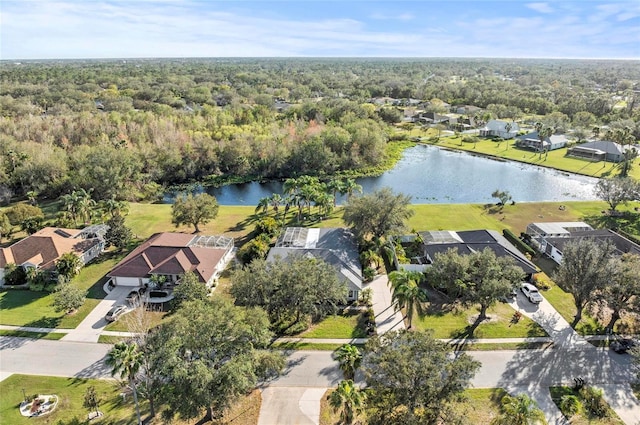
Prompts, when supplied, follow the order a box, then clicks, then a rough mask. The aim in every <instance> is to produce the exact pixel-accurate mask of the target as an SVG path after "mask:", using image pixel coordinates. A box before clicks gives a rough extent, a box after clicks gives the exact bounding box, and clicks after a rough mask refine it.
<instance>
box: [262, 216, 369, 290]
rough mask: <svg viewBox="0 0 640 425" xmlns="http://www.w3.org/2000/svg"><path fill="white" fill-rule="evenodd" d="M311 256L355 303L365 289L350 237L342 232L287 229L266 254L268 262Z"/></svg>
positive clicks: (334, 230)
mask: <svg viewBox="0 0 640 425" xmlns="http://www.w3.org/2000/svg"><path fill="white" fill-rule="evenodd" d="M296 254H297V255H311V256H313V257H314V258H317V259H319V260H322V261H324V262H326V263H329V264H331V265H332V266H333V267H334V268H335V269H336V273H338V277H339V278H340V279H341V280H342V281H344V282H346V284H347V288H348V291H349V292H348V297H347V298H348V299H349V300H357V299H358V297H359V296H360V291H362V289H363V288H364V286H365V285H364V284H363V281H362V265H361V264H360V256H359V253H358V245H357V244H356V241H355V238H354V236H353V234H352V233H351V232H350V231H349V230H348V229H343V228H321V229H315V228H306V227H287V228H286V229H285V231H284V232H283V234H282V236H280V237H279V238H278V241H277V242H276V244H275V246H274V247H273V248H271V250H269V255H268V256H267V261H270V262H271V261H275V259H276V258H282V259H283V260H284V259H286V258H287V257H288V256H289V255H296Z"/></svg>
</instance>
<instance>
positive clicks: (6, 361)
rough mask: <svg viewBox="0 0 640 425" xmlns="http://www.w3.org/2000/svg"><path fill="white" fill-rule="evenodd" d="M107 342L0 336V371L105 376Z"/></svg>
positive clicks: (107, 370)
mask: <svg viewBox="0 0 640 425" xmlns="http://www.w3.org/2000/svg"><path fill="white" fill-rule="evenodd" d="M110 349H111V346H110V345H108V344H93V343H84V342H68V341H50V340H45V339H37V340H36V339H29V338H14V337H0V372H2V373H7V372H8V373H22V374H27V375H46V376H70V377H83V378H106V377H110V376H111V375H110V372H109V369H108V368H107V366H106V365H105V364H104V358H105V356H106V355H107V352H108V351H109V350H110Z"/></svg>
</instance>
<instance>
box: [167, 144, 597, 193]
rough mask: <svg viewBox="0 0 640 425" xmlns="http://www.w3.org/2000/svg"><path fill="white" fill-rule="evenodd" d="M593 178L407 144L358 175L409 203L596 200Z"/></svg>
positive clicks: (276, 186) (268, 188)
mask: <svg viewBox="0 0 640 425" xmlns="http://www.w3.org/2000/svg"><path fill="white" fill-rule="evenodd" d="M597 181H598V180H597V179H596V178H593V177H586V176H580V175H575V174H570V173H565V172H560V171H556V170H552V169H547V168H542V167H536V166H534V165H529V164H521V163H519V162H512V161H500V160H495V159H491V158H486V157H482V156H475V155H471V154H469V153H465V152H455V151H448V150H445V149H440V148H438V147H435V146H425V145H418V146H415V147H412V148H409V149H406V150H405V151H404V155H403V157H402V159H401V160H400V161H399V162H398V164H397V165H396V166H395V168H394V169H393V170H390V171H387V172H386V173H384V174H382V175H381V176H379V177H364V178H359V179H357V182H358V184H360V185H361V186H362V188H363V191H364V193H370V192H373V191H375V190H376V189H379V188H382V187H385V186H386V187H390V188H391V189H392V190H393V191H394V192H402V193H404V194H407V195H410V196H411V199H412V203H414V204H436V203H440V204H443V203H444V204H468V203H473V204H479V203H489V202H496V199H494V198H492V197H491V193H492V192H493V191H494V190H496V189H500V190H507V191H509V193H510V194H511V196H512V197H513V200H514V201H516V202H534V201H587V200H595V199H597V198H596V196H595V194H594V190H593V189H594V187H595V184H596V182H597ZM201 190H202V189H200V191H201ZM206 191H207V193H209V194H211V195H214V196H215V197H216V198H217V199H218V203H219V204H220V205H257V204H258V201H259V200H260V198H263V197H266V196H271V195H272V194H273V193H282V182H277V181H276V182H267V183H257V182H252V183H244V184H234V185H228V186H223V187H217V188H206ZM175 195H176V194H175V193H168V194H167V195H166V196H165V202H171V201H172V198H173V197H175Z"/></svg>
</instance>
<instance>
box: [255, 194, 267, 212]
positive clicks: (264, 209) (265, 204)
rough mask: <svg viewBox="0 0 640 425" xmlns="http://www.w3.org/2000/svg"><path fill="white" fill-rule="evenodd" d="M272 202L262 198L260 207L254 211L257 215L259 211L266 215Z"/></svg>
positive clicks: (259, 202) (259, 203)
mask: <svg viewBox="0 0 640 425" xmlns="http://www.w3.org/2000/svg"><path fill="white" fill-rule="evenodd" d="M270 202H271V198H269V197H268V196H267V197H264V198H260V200H259V201H258V206H257V207H256V209H255V210H254V212H255V213H257V212H258V211H260V210H262V213H263V214H264V213H266V212H267V210H268V209H269V203H270Z"/></svg>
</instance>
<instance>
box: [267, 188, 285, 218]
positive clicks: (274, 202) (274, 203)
mask: <svg viewBox="0 0 640 425" xmlns="http://www.w3.org/2000/svg"><path fill="white" fill-rule="evenodd" d="M282 202H283V199H282V195H280V194H279V193H274V194H273V195H271V196H270V197H269V205H271V208H273V212H274V213H275V214H276V216H277V215H278V209H279V208H280V205H281V204H282Z"/></svg>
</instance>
